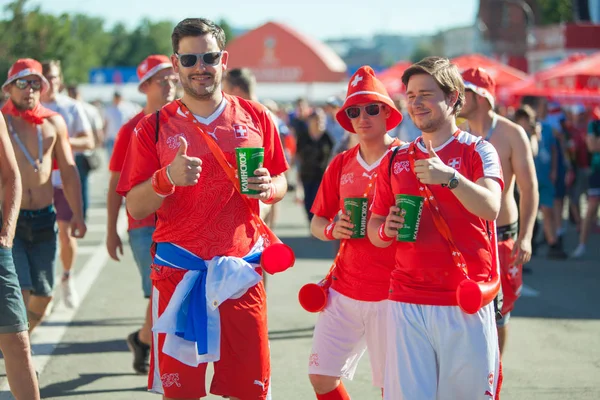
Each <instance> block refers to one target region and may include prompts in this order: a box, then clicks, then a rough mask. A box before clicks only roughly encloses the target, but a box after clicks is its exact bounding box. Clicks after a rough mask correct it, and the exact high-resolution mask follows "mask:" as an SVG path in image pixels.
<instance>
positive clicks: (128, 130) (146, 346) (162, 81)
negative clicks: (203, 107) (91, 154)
mask: <svg viewBox="0 0 600 400" xmlns="http://www.w3.org/2000/svg"><path fill="white" fill-rule="evenodd" d="M137 74H138V78H139V80H140V83H139V84H138V90H139V91H140V92H142V93H144V94H145V95H146V106H145V107H144V109H143V110H142V111H141V112H140V113H139V114H137V115H136V116H135V117H133V118H132V119H131V120H129V121H128V122H127V123H125V125H123V126H122V127H121V129H120V130H119V133H117V136H116V139H115V145H114V148H113V152H112V156H111V158H110V165H109V170H110V181H109V183H108V194H107V199H106V209H107V229H106V232H107V236H106V248H107V250H108V254H109V255H110V257H111V258H112V259H113V260H115V261H120V259H119V253H120V254H121V255H123V243H122V242H121V238H120V237H119V233H118V232H117V220H118V219H119V210H120V209H121V204H122V203H123V197H122V196H121V195H119V194H118V193H117V183H118V182H119V178H120V176H121V171H122V170H123V164H125V159H126V157H127V150H128V149H129V144H130V143H131V138H132V137H133V135H134V130H135V127H136V126H137V124H138V123H139V122H140V121H141V120H142V118H144V116H145V115H148V114H151V113H156V111H158V110H160V109H161V107H163V106H164V105H165V104H167V103H169V102H171V101H173V100H174V99H175V91H176V87H177V85H178V84H179V77H178V76H177V75H175V74H174V72H173V64H171V60H170V59H169V57H167V56H164V55H158V54H157V55H151V56H148V57H146V59H145V60H144V61H142V62H141V63H140V65H139V66H138V68H137ZM127 220H128V223H129V230H128V234H129V245H130V246H131V251H132V252H133V258H134V260H135V263H136V264H137V267H138V269H139V271H140V275H141V278H142V291H143V294H144V297H145V298H146V299H150V295H151V293H152V282H151V281H150V265H151V264H152V255H151V246H152V234H153V233H154V225H155V222H156V217H155V215H154V214H151V215H149V216H148V217H146V218H144V219H142V220H139V221H138V220H135V219H133V218H132V217H131V215H130V214H129V213H127ZM151 329H152V314H151V310H150V303H149V302H148V307H147V310H146V317H145V320H144V325H143V326H142V328H141V329H139V330H137V331H135V332H133V333H131V334H130V335H129V336H128V337H127V344H128V346H129V348H130V350H131V351H132V352H133V357H134V359H133V369H134V370H135V371H136V372H137V373H139V374H147V373H148V368H149V356H150V344H151V342H152V330H151Z"/></svg>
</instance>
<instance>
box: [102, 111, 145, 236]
mask: <svg viewBox="0 0 600 400" xmlns="http://www.w3.org/2000/svg"><path fill="white" fill-rule="evenodd" d="M144 115H145V114H144V112H143V111H142V112H140V113H139V114H137V115H136V116H135V117H133V118H131V119H130V120H129V121H127V122H126V123H125V125H123V126H122V127H121V129H119V133H117V137H116V139H115V145H114V148H113V153H112V155H111V157H110V163H109V165H108V169H109V170H110V172H118V173H119V174H120V173H121V171H122V170H123V164H125V157H126V156H127V149H129V143H131V136H132V133H133V130H134V129H135V127H136V126H137V124H138V122H140V121H141V120H142V118H144ZM127 221H128V222H129V230H132V229H137V228H143V227H145V226H154V223H155V222H156V217H155V216H154V214H152V215H149V216H147V217H146V218H144V219H142V220H140V221H138V220H136V219H133V218H132V217H131V215H130V214H129V211H127Z"/></svg>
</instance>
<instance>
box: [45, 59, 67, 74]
mask: <svg viewBox="0 0 600 400" xmlns="http://www.w3.org/2000/svg"><path fill="white" fill-rule="evenodd" d="M52 67H55V68H58V74H59V75H60V76H61V77H62V67H61V65H60V60H47V61H44V62H43V63H42V74H43V75H44V76H45V75H48V73H49V72H50V69H51V68H52Z"/></svg>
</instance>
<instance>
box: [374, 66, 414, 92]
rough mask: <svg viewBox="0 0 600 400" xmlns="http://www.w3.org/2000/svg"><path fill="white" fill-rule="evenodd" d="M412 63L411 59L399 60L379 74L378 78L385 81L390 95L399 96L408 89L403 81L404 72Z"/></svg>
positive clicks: (384, 83)
mask: <svg viewBox="0 0 600 400" xmlns="http://www.w3.org/2000/svg"><path fill="white" fill-rule="evenodd" d="M411 65H412V63H411V62H410V61H399V62H397V63H396V64H394V65H392V66H391V67H390V68H388V69H386V70H385V71H383V72H382V73H380V74H378V75H377V78H378V79H379V80H380V81H381V82H382V83H383V85H384V86H385V88H386V90H387V91H388V94H389V95H390V97H392V98H394V97H398V96H399V95H401V94H403V93H404V92H405V91H406V88H405V87H404V84H403V83H402V74H404V71H406V70H407V69H408V67H410V66H411Z"/></svg>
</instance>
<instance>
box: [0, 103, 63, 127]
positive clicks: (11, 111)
mask: <svg viewBox="0 0 600 400" xmlns="http://www.w3.org/2000/svg"><path fill="white" fill-rule="evenodd" d="M2 114H4V115H12V116H14V117H19V118H23V119H24V120H25V121H27V122H29V123H31V124H34V125H41V124H43V123H44V119H46V118H50V117H52V116H54V115H58V113H57V112H54V111H52V110H49V109H47V108H46V107H44V106H43V105H42V104H41V103H38V104H37V106H35V107H34V108H33V110H26V111H21V110H19V109H17V107H15V105H14V104H13V102H12V100H11V99H8V101H7V102H6V104H5V105H4V107H2Z"/></svg>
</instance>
